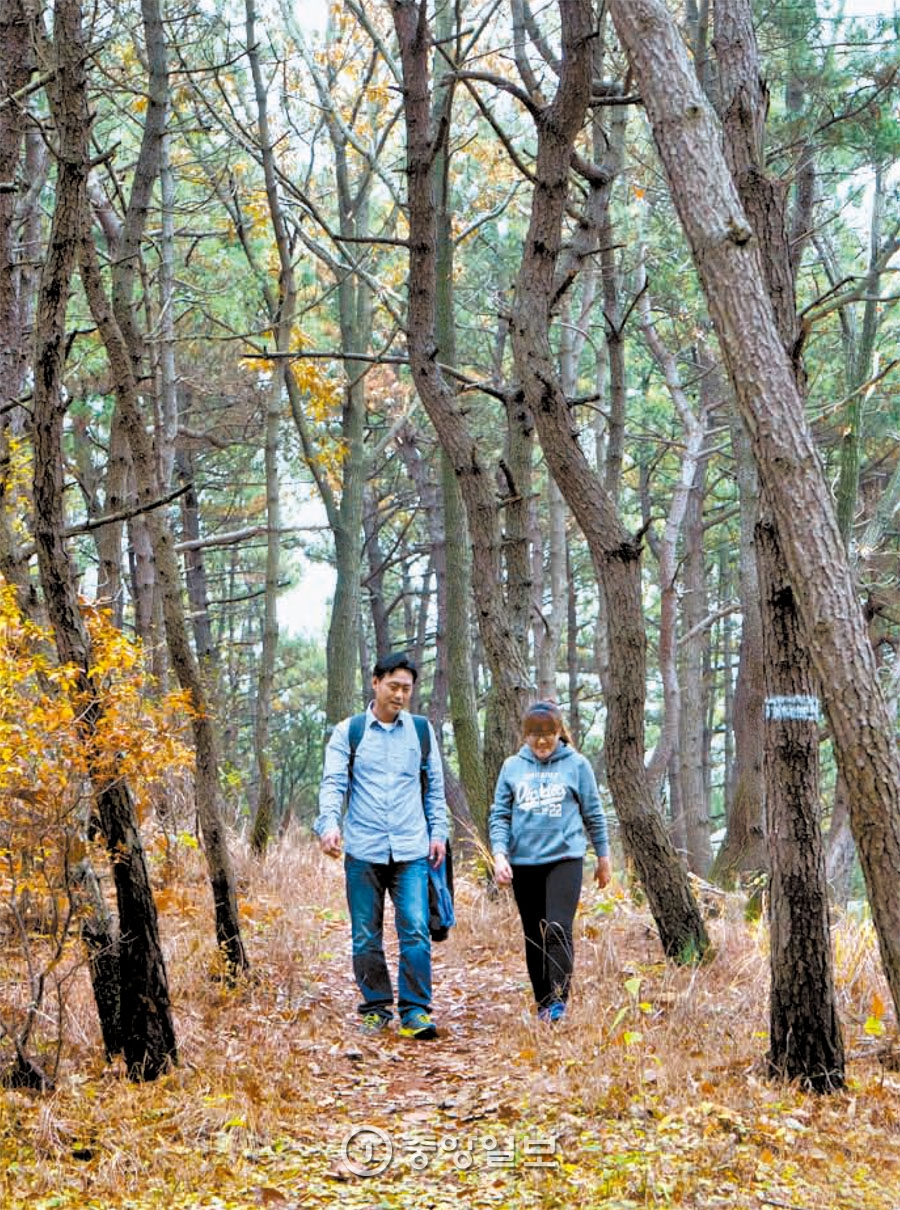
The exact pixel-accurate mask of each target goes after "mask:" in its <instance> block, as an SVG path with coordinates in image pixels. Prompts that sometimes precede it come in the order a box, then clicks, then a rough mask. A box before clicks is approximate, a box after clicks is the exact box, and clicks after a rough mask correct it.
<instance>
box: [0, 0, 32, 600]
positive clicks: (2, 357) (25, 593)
mask: <svg viewBox="0 0 900 1210" xmlns="http://www.w3.org/2000/svg"><path fill="white" fill-rule="evenodd" d="M33 22H34V17H33V13H32V11H31V7H30V5H27V4H26V3H25V0H0V96H2V97H4V98H7V97H12V96H13V95H14V94H16V93H18V92H19V91H20V90H21V89H23V88H24V87H25V86H26V85H27V83H28V81H29V79H30V77H31V73H32V71H33V69H34V39H33ZM25 131H26V111H25V106H24V105H22V104H20V103H19V102H18V101H15V102H13V101H9V102H7V103H6V104H4V105H3V107H2V108H0V184H3V185H5V186H7V188H5V189H3V190H0V400H2V401H3V403H4V404H7V403H8V402H9V401H11V400H13V399H18V398H19V396H20V395H21V393H22V388H23V386H24V383H25V374H26V366H27V349H28V341H27V339H26V337H25V323H26V299H25V297H24V291H25V288H26V287H25V280H24V278H23V275H22V272H21V268H20V264H19V262H20V259H21V258H20V255H19V253H18V252H17V247H16V245H17V237H18V230H19V222H20V221H21V219H22V215H21V214H19V213H18V209H19V207H20V205H21V203H22V200H23V199H22V196H21V193H20V190H19V188H18V184H17V182H18V180H19V179H20V176H21V173H22V148H23V145H24V142H25ZM36 201H37V199H36V198H35V199H34V203H33V204H36ZM24 415H25V414H24V412H22V413H20V414H19V416H18V418H15V414H14V413H6V412H4V414H2V415H0V574H2V575H3V577H4V579H5V580H7V581H8V583H10V584H14V585H15V586H16V593H17V596H18V599H19V604H20V606H21V608H22V610H23V611H24V612H25V613H26V614H28V615H29V616H30V615H32V614H33V611H34V604H35V602H34V600H33V599H32V590H31V586H30V584H29V576H28V561H27V558H25V557H23V554H22V552H21V551H20V549H19V546H20V544H19V541H18V539H17V536H16V533H15V530H14V528H13V526H12V524H11V523H10V517H11V516H12V515H14V513H15V504H16V501H15V499H11V498H10V495H11V493H12V492H13V491H15V490H16V489H15V488H14V487H13V485H12V484H11V482H10V471H11V459H10V447H9V435H10V431H11V430H12V431H13V432H16V431H19V430H21V427H22V421H23V420H24Z"/></svg>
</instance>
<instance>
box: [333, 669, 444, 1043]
mask: <svg viewBox="0 0 900 1210" xmlns="http://www.w3.org/2000/svg"><path fill="white" fill-rule="evenodd" d="M417 678H418V671H417V669H416V666H415V664H413V662H412V661H411V660H410V658H409V657H408V655H407V654H406V653H405V652H395V653H393V654H392V655H388V656H385V657H384V658H383V659H381V660H379V662H378V663H377V664H376V665H375V669H374V671H373V674H372V690H373V693H374V697H373V700H372V701H371V702H370V703H369V707H368V709H367V710H366V715H365V727H364V729H363V733H362V737H361V739H360V741H359V745H358V747H357V748H356V751H355V753H354V754H353V758H352V777H350V776H349V772H350V767H351V752H350V719H344V720H343V722H340V723H338V725H337V726H336V727H335V729H334V731H333V732H332V735H331V739H330V740H329V741H328V747H327V748H326V750H325V768H324V772H323V774H322V784H321V786H320V789H319V817H318V819H317V820H316V822H315V827H314V830H315V832H316V834H317V835H318V837H319V844H320V846H321V848H322V851H323V852H324V853H327V854H328V856H329V857H339V856H340V854H341V816H342V814H343V809H344V803H345V801H346V804H347V816H346V820H345V825H344V833H345V835H344V849H345V856H344V873H345V878H346V886H347V903H348V905H349V907H350V923H351V930H352V936H353V974H354V976H355V978H356V983H357V986H358V987H359V990H360V994H361V995H362V1002H361V1003H360V1005H359V1012H360V1014H361V1016H362V1025H361V1028H362V1030H363V1032H364V1033H368V1034H377V1033H379V1032H380V1031H381V1030H383V1029H386V1028H387V1027H388V1025H389V1024H390V1022H391V1018H392V1015H393V1007H394V992H393V988H392V986H391V977H390V974H389V972H388V968H387V962H386V961H385V957H384V945H383V922H384V897H385V892H388V893H389V894H390V896H391V900H392V901H393V904H394V916H395V920H396V925H397V936H398V938H399V941H400V963H399V971H398V980H397V1009H398V1012H399V1016H400V1033H401V1034H402V1035H403V1036H404V1037H409V1038H419V1039H430V1038H435V1037H437V1027H436V1026H435V1024H434V1021H433V1020H432V1019H431V1015H430V1012H431V938H430V936H429V933H428V863H429V862H430V863H431V864H432V865H433V866H434V867H435V868H437V867H439V866H440V864H441V862H442V861H443V860H444V853H445V848H446V841H447V804H446V802H445V800H444V775H443V770H442V767H441V757H440V753H439V752H438V747H437V743H436V742H435V740H434V732H433V731H432V732H431V740H432V742H431V748H430V751H429V754H428V761H427V765H426V769H425V772H426V775H427V788H426V790H425V794H424V802H423V801H422V799H423V795H422V780H421V772H422V770H421V748H420V746H419V739H418V736H417V734H416V729H415V724H414V721H413V717H412V715H411V714H410V713H409V709H408V707H409V703H410V699H411V697H412V692H413V688H414V687H415V683H416V680H417ZM428 727H429V729H430V727H431V724H430V723H429V724H428ZM348 782H349V785H348Z"/></svg>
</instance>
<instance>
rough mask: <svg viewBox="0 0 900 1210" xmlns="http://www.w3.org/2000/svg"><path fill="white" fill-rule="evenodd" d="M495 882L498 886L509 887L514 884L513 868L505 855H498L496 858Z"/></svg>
mask: <svg viewBox="0 0 900 1210" xmlns="http://www.w3.org/2000/svg"><path fill="white" fill-rule="evenodd" d="M494 881H495V882H496V883H497V886H509V884H510V883H511V882H512V866H511V865H510V864H509V861H508V860H507V857H506V854H505V853H497V854H496V856H495V857H494Z"/></svg>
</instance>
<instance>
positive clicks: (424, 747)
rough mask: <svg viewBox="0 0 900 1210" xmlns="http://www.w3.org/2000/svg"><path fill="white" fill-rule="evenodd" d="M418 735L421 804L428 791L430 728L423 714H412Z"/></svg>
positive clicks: (423, 802) (423, 803)
mask: <svg viewBox="0 0 900 1210" xmlns="http://www.w3.org/2000/svg"><path fill="white" fill-rule="evenodd" d="M412 720H413V723H414V724H415V728H416V735H417V736H418V737H419V785H420V787H421V790H422V805H423V806H424V805H425V795H426V793H427V792H428V757H429V756H430V755H431V728H430V727H429V726H428V719H427V718H426V717H425V715H424V714H414V715H413V716H412Z"/></svg>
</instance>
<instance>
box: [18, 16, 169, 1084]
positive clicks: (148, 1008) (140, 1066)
mask: <svg viewBox="0 0 900 1210" xmlns="http://www.w3.org/2000/svg"><path fill="white" fill-rule="evenodd" d="M53 29H54V45H53V54H54V59H55V65H56V75H55V77H54V80H53V83H52V85H51V86H50V88H49V90H48V91H49V96H50V103H51V108H52V112H53V116H54V120H55V125H56V133H57V138H58V139H59V166H58V170H57V183H56V207H55V209H54V213H53V222H52V227H51V231H50V240H49V245H48V252H47V257H46V260H45V263H44V269H43V272H42V274H41V288H40V294H39V302H38V312H37V317H36V325H35V380H34V402H33V418H34V423H33V432H34V451H35V473H34V502H35V544H36V546H37V553H38V566H39V569H40V574H41V582H42V585H43V588H44V595H45V598H46V602H47V610H48V613H49V615H50V620H51V623H52V625H53V629H54V632H55V636H56V644H57V649H58V651H59V656H60V659H61V660H62V661H63V662H65V663H72V664H74V665H75V666H76V667H77V668H79V669H80V670H81V674H80V675H81V686H80V688H81V689H82V690H84V691H85V693H90V694H91V695H92V696H93V697H94V704H93V706H92V707H91V708H90V709H88V710H85V711H83V712H82V715H81V725H82V727H83V728H84V729H85V732H86V733H87V734H88V735H89V734H90V733H91V731H92V730H93V729H94V728H96V726H97V724H98V723H99V721H100V717H101V711H102V705H101V700H102V699H101V697H100V695H99V693H95V692H94V690H95V686H94V685H93V684H92V681H91V679H90V676H89V671H88V670H89V668H90V665H91V654H90V643H89V639H88V636H87V632H86V630H85V627H84V622H83V619H82V617H81V613H80V610H79V606H78V598H77V594H76V590H75V581H74V576H73V572H72V567H71V564H70V562H69V557H68V553H67V551H66V548H65V542H64V539H63V536H62V534H63V527H64V507H63V451H62V426H63V417H64V415H65V403H64V400H63V394H62V373H63V367H64V360H65V322H66V304H67V300H68V295H69V289H70V285H71V280H72V275H73V273H74V269H75V259H76V256H77V254H78V248H79V245H80V243H81V241H82V239H83V238H84V236H85V232H84V225H85V218H86V212H87V205H86V200H87V189H86V184H87V161H88V147H89V139H90V126H91V123H90V118H89V115H88V111H87V104H86V96H87V87H86V83H87V82H86V78H85V63H86V62H87V56H86V48H85V43H84V38H83V30H82V24H81V10H80V6H79V4H78V3H77V0H57V4H56V7H55V10H54V23H53ZM93 780H94V789H95V793H96V798H97V807H98V810H99V813H100V820H101V825H102V827H103V833H104V837H105V839H106V843H107V845H108V847H109V851H110V858H111V862H112V868H113V877H114V880H115V887H116V901H117V905H118V913H119V935H120V945H121V950H120V966H119V974H120V997H121V1001H120V1002H121V1013H122V1039H121V1040H122V1046H123V1051H124V1055H125V1062H126V1065H127V1068H128V1072H129V1075H130V1076H131V1077H132V1078H133V1079H154V1078H155V1077H156V1076H158V1075H160V1074H162V1073H163V1072H164V1071H165V1070H166V1069H167V1068H168V1067H169V1065H170V1064H171V1063H173V1062H176V1061H177V1048H176V1044H175V1032H174V1028H173V1025H172V1015H171V1008H170V1002H169V992H168V984H167V980H166V971H165V965H164V963H163V956H162V950H161V948H160V943H159V932H158V927H157V917H156V906H155V904H154V902H153V894H152V891H151V889H150V880H149V876H148V873H147V866H146V862H145V860H144V852H143V848H142V845H141V839H140V833H139V831H138V825H137V818H136V815H135V811H134V803H133V801H132V798H131V793H130V790H129V788H128V785H127V783H126V782H125V780H124V779H116V780H113V781H109V780H108V779H100V778H94V779H93ZM101 994H102V993H101ZM98 1002H99V1001H98Z"/></svg>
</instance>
